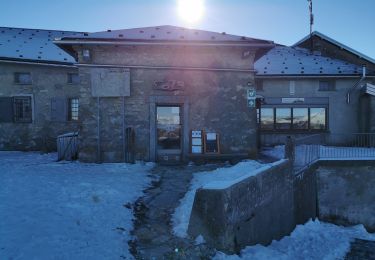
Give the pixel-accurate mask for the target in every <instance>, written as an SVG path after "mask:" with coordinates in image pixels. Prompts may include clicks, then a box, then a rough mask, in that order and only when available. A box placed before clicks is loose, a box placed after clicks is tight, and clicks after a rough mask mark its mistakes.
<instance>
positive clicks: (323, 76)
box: [255, 74, 375, 78]
mask: <svg viewBox="0 0 375 260" xmlns="http://www.w3.org/2000/svg"><path fill="white" fill-rule="evenodd" d="M255 77H256V78H360V77H362V74H323V75H322V74H286V75H285V74H267V75H259V74H255ZM366 77H369V78H373V77H375V74H370V75H366Z"/></svg>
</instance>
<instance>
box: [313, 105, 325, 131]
mask: <svg viewBox="0 0 375 260" xmlns="http://www.w3.org/2000/svg"><path fill="white" fill-rule="evenodd" d="M310 129H315V130H324V129H326V109H325V108H310Z"/></svg>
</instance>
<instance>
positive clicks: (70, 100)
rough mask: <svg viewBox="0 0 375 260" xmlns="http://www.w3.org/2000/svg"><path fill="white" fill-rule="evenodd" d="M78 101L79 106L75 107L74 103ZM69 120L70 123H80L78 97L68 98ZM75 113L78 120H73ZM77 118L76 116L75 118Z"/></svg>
mask: <svg viewBox="0 0 375 260" xmlns="http://www.w3.org/2000/svg"><path fill="white" fill-rule="evenodd" d="M75 100H77V106H73V105H74V104H73V101H75ZM67 102H68V118H67V121H69V122H77V121H79V98H78V97H71V98H68V100H67ZM73 112H74V113H76V114H77V115H76V119H75V118H73ZM74 117H75V116H74Z"/></svg>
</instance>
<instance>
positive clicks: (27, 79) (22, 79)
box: [14, 72, 32, 84]
mask: <svg viewBox="0 0 375 260" xmlns="http://www.w3.org/2000/svg"><path fill="white" fill-rule="evenodd" d="M14 83H16V84H31V83H32V80H31V73H29V72H26V73H24V72H16V73H14Z"/></svg>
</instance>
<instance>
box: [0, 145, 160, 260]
mask: <svg viewBox="0 0 375 260" xmlns="http://www.w3.org/2000/svg"><path fill="white" fill-rule="evenodd" d="M56 158H57V155H56V154H55V153H54V154H44V155H41V154H38V153H30V152H29V153H23V152H0V161H1V164H0V179H1V182H0V201H1V203H0V219H1V221H0V245H1V250H0V259H10V258H12V259H120V258H121V257H122V258H125V259H131V258H133V257H132V255H131V254H130V252H129V248H128V243H127V241H128V240H130V239H131V235H130V231H131V230H132V229H133V223H132V220H133V218H134V216H133V211H132V209H131V208H130V207H128V206H127V205H129V204H132V203H133V202H135V200H137V199H138V198H139V197H140V196H142V195H143V190H144V189H146V188H147V187H148V186H149V185H150V181H151V178H150V176H149V171H150V170H151V168H152V167H153V164H140V163H138V164H124V163H104V164H87V163H79V162H64V161H62V162H56Z"/></svg>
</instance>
